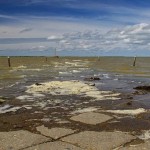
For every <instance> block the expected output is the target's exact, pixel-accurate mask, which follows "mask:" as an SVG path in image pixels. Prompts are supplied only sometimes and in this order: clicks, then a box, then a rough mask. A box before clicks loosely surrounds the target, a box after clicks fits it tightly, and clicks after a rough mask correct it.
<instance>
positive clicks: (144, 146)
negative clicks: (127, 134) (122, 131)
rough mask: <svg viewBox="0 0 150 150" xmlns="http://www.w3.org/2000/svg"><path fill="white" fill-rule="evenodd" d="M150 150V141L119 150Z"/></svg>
mask: <svg viewBox="0 0 150 150" xmlns="http://www.w3.org/2000/svg"><path fill="white" fill-rule="evenodd" d="M149 149H150V140H147V141H145V143H141V144H138V145H132V146H127V147H122V148H120V149H118V150H149Z"/></svg>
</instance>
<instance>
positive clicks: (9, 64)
mask: <svg viewBox="0 0 150 150" xmlns="http://www.w3.org/2000/svg"><path fill="white" fill-rule="evenodd" d="M8 66H9V67H11V63H10V57H9V56H8Z"/></svg>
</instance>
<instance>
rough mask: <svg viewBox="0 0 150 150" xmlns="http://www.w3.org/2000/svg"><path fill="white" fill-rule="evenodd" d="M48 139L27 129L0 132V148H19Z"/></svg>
mask: <svg viewBox="0 0 150 150" xmlns="http://www.w3.org/2000/svg"><path fill="white" fill-rule="evenodd" d="M48 140H50V139H49V138H46V137H44V136H42V135H38V134H33V133H30V132H28V131H23V130H20V131H11V132H0V150H19V149H22V148H26V147H29V146H32V145H34V144H39V143H42V142H46V141H48Z"/></svg>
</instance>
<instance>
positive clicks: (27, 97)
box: [16, 95, 33, 100]
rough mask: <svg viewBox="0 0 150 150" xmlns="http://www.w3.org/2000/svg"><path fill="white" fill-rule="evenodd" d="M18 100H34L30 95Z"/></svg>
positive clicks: (22, 96) (20, 97) (19, 97)
mask: <svg viewBox="0 0 150 150" xmlns="http://www.w3.org/2000/svg"><path fill="white" fill-rule="evenodd" d="M16 98H17V99H19V100H33V97H32V96H29V95H21V96H18V97H16Z"/></svg>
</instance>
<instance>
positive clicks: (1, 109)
mask: <svg viewBox="0 0 150 150" xmlns="http://www.w3.org/2000/svg"><path fill="white" fill-rule="evenodd" d="M20 108H21V107H12V106H10V105H8V104H7V105H5V106H2V107H0V114H4V113H7V112H15V111H17V110H18V109H20Z"/></svg>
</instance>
